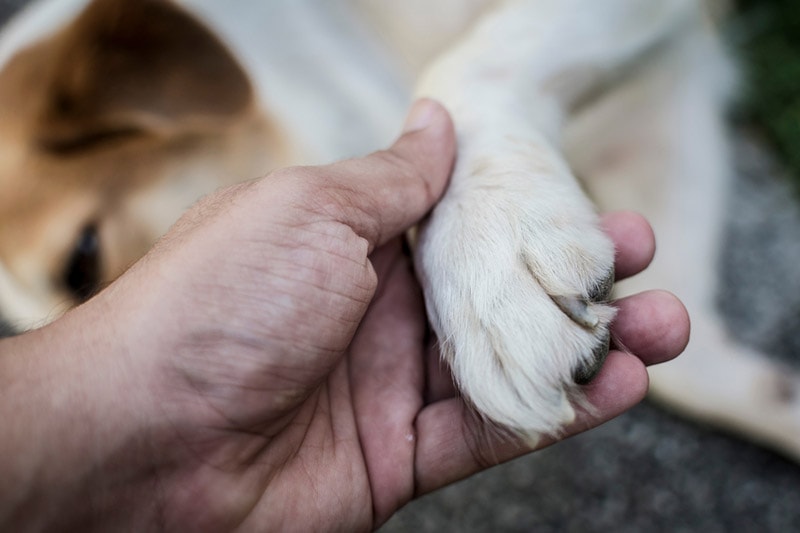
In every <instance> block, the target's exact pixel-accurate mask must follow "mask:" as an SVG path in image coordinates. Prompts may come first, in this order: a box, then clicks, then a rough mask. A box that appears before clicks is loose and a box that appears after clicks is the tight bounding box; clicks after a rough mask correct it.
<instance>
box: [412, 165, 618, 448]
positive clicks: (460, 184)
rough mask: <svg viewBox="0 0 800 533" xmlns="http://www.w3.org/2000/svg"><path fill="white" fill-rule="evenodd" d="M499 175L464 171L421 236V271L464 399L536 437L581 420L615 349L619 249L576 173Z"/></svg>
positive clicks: (494, 171) (431, 310)
mask: <svg viewBox="0 0 800 533" xmlns="http://www.w3.org/2000/svg"><path fill="white" fill-rule="evenodd" d="M497 168H498V167H497V165H492V166H491V167H490V168H487V167H485V166H482V167H481V171H480V176H479V178H480V179H479V181H478V180H476V179H471V180H470V178H475V177H476V176H475V175H474V173H473V175H471V176H468V177H466V178H464V176H460V175H458V173H462V174H468V173H467V172H465V171H464V169H463V168H462V169H456V175H454V180H453V182H452V183H451V187H450V190H449V191H448V193H447V194H446V196H445V198H444V199H443V200H442V202H441V203H440V204H439V205H438V206H437V207H436V208H435V210H434V211H433V213H432V215H431V218H430V219H429V220H428V222H427V223H426V224H425V225H424V226H423V227H422V228H421V230H420V234H419V240H418V248H417V256H416V257H417V259H416V261H417V270H418V272H419V275H420V279H421V280H422V284H423V287H424V290H425V299H426V306H427V309H428V314H429V317H430V320H431V323H432V326H433V328H434V330H435V331H436V333H437V335H438V338H439V343H440V347H441V351H442V355H443V357H444V358H445V360H446V361H447V363H448V364H449V365H450V368H451V370H452V373H453V376H454V379H455V380H456V384H457V386H458V388H459V390H460V391H461V393H462V394H463V395H464V397H465V398H466V399H467V400H468V401H469V402H470V403H471V404H472V405H473V406H474V407H475V409H476V410H477V411H478V413H480V414H481V415H483V416H484V417H486V418H488V419H489V420H491V421H493V422H494V423H496V424H498V425H500V426H502V427H505V428H508V429H510V430H512V431H514V432H515V433H517V434H519V435H521V436H523V437H525V438H526V439H528V440H530V441H533V440H535V439H536V438H537V437H538V435H541V434H551V435H552V434H557V433H558V432H559V431H560V430H561V429H562V428H563V426H564V425H566V424H568V423H570V422H571V421H572V420H573V419H574V417H575V410H574V407H573V404H574V403H575V402H580V401H581V400H580V398H581V396H580V392H579V391H580V387H579V386H578V385H580V384H584V383H587V382H589V381H590V380H591V379H592V378H593V377H594V375H595V374H596V373H597V372H598V370H599V369H600V367H601V365H602V363H603V361H604V359H605V356H606V354H607V353H608V347H609V339H610V333H609V324H610V322H611V320H612V318H613V317H614V309H613V308H612V307H611V306H610V305H609V304H608V297H609V293H610V292H611V286H612V284H613V279H614V270H613V263H614V249H613V245H612V243H611V241H610V239H609V238H608V237H607V236H606V235H605V234H604V233H603V232H602V231H601V230H600V228H599V224H598V219H597V215H596V214H595V212H594V208H593V207H592V206H591V204H590V203H589V202H588V200H586V198H585V197H584V196H583V194H582V192H581V191H580V190H579V189H578V187H577V185H576V184H575V183H574V182H573V181H572V179H571V176H570V175H569V171H568V170H566V169H565V168H562V167H557V168H555V170H556V171H557V172H559V173H564V172H566V173H567V174H566V176H564V179H563V180H553V179H552V178H553V176H552V169H551V172H550V173H549V174H550V175H549V176H547V180H546V181H548V183H546V184H543V183H542V181H543V180H542V179H540V178H541V176H537V174H536V173H531V172H520V171H513V170H512V171H506V172H497ZM542 170H546V169H542ZM545 185H546V186H545Z"/></svg>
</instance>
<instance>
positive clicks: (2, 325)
mask: <svg viewBox="0 0 800 533" xmlns="http://www.w3.org/2000/svg"><path fill="white" fill-rule="evenodd" d="M16 334H17V331H16V330H15V329H14V328H13V327H11V324H9V323H8V322H6V321H5V320H3V317H0V339H2V338H4V337H12V336H14V335H16Z"/></svg>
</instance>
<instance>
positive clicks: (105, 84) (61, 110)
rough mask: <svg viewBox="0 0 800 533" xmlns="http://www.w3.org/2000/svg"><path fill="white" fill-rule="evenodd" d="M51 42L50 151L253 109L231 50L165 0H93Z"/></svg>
mask: <svg viewBox="0 0 800 533" xmlns="http://www.w3.org/2000/svg"><path fill="white" fill-rule="evenodd" d="M52 44H53V45H54V46H57V47H58V49H59V52H58V53H56V55H55V59H56V62H55V64H54V66H53V70H52V78H51V80H52V81H51V84H50V87H49V94H48V97H47V98H46V103H45V106H44V109H43V113H42V116H41V127H40V128H38V130H39V132H40V134H39V142H40V144H41V145H42V146H44V147H45V148H50V149H53V150H56V151H59V150H61V151H65V150H72V149H79V148H83V147H85V146H92V145H94V144H96V143H98V142H101V141H104V140H107V139H110V138H118V137H120V136H127V135H131V134H139V133H162V134H163V133H166V134H169V133H174V132H175V131H182V130H184V129H186V128H191V127H197V126H202V125H210V126H212V127H213V126H214V125H219V123H220V121H224V120H226V119H228V118H230V117H231V116H232V115H235V114H237V113H238V112H241V111H242V110H243V109H245V108H246V107H247V106H248V105H249V104H250V102H251V98H252V91H251V87H250V83H249V81H248V79H247V76H246V75H245V73H244V72H243V71H242V69H241V67H240V66H239V65H238V63H237V62H236V60H235V59H234V58H233V57H232V56H231V54H230V52H229V51H228V50H227V49H226V47H225V46H224V45H223V44H222V43H221V42H220V41H219V40H218V39H217V38H216V37H215V36H214V35H213V34H212V33H211V32H210V31H209V30H208V29H207V28H206V27H204V26H203V25H202V24H201V23H200V22H199V21H197V20H196V19H194V18H193V17H192V16H191V15H189V14H188V13H186V12H185V11H183V10H182V9H181V8H179V7H178V6H176V5H174V4H172V3H171V2H169V1H167V0H94V1H93V2H92V3H91V4H90V5H89V6H88V7H87V8H86V9H85V11H83V13H81V14H80V15H79V16H78V18H77V19H76V20H75V21H74V22H73V23H72V24H71V25H70V26H68V27H67V28H66V29H65V30H64V31H63V32H62V33H61V34H60V35H59V36H57V37H56V38H55V42H54V43H52Z"/></svg>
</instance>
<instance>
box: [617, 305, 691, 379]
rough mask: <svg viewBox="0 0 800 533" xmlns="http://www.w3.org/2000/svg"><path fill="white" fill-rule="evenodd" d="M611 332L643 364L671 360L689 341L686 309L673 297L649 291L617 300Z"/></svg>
mask: <svg viewBox="0 0 800 533" xmlns="http://www.w3.org/2000/svg"><path fill="white" fill-rule="evenodd" d="M616 307H617V310H618V311H617V316H616V318H615V320H614V326H613V328H614V335H615V338H617V339H619V344H620V345H622V346H624V347H625V349H626V350H629V351H630V352H632V353H634V354H636V356H637V357H639V358H640V359H641V360H642V361H643V362H644V363H645V364H646V365H654V364H658V363H663V362H666V361H669V360H671V359H674V358H675V357H677V356H678V355H680V354H681V353H682V352H683V351H684V350H685V349H686V346H687V345H688V343H689V337H690V333H691V319H690V317H689V311H688V310H687V309H686V306H684V305H683V302H681V301H680V299H678V297H677V296H675V295H674V294H672V293H671V292H668V291H663V290H653V291H647V292H644V293H641V294H636V295H633V296H628V297H626V298H622V299H620V300H618V301H617V304H616Z"/></svg>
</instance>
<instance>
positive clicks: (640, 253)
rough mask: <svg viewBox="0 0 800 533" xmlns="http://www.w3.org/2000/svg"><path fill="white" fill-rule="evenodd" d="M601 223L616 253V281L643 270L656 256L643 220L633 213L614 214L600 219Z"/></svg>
mask: <svg viewBox="0 0 800 533" xmlns="http://www.w3.org/2000/svg"><path fill="white" fill-rule="evenodd" d="M601 223H602V225H603V229H604V230H605V231H606V233H607V234H608V235H609V236H610V237H611V239H612V240H613V241H614V245H615V247H616V250H617V258H616V260H617V265H616V276H617V279H618V280H619V279H624V278H626V277H630V276H632V275H634V274H638V273H639V272H641V271H642V270H644V269H645V268H647V266H648V265H649V264H650V262H651V261H652V260H653V257H654V256H655V253H656V239H655V233H654V232H653V227H652V226H651V225H650V223H649V222H648V221H647V219H646V218H645V217H644V216H642V215H640V214H639V213H636V212H634V211H617V212H613V213H608V214H606V215H603V217H602V221H601Z"/></svg>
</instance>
